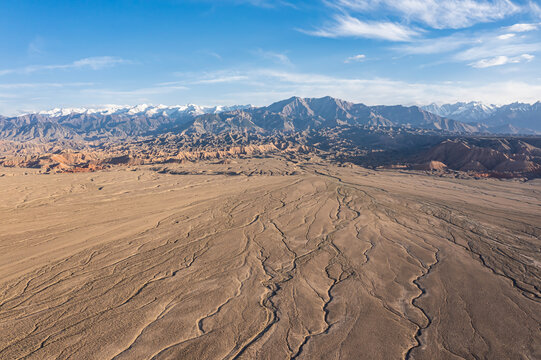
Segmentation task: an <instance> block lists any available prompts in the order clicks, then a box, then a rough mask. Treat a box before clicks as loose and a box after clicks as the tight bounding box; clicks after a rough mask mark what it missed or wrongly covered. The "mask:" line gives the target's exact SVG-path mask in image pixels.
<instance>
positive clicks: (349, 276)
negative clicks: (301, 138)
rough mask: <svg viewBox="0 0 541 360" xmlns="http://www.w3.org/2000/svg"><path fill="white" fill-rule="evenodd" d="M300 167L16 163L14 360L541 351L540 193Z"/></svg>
mask: <svg viewBox="0 0 541 360" xmlns="http://www.w3.org/2000/svg"><path fill="white" fill-rule="evenodd" d="M282 164H283V161H281V160H280V159H275V158H269V159H251V160H239V163H238V164H235V165H233V166H234V167H236V168H238V169H240V170H239V173H240V175H237V176H227V175H223V173H226V172H227V171H229V170H230V168H231V165H218V166H216V167H220V166H223V167H224V171H223V172H222V173H221V174H215V175H212V174H210V175H208V174H197V175H190V173H189V172H185V171H184V170H182V171H184V172H183V173H182V175H178V174H177V175H175V174H170V173H159V172H157V171H156V169H151V168H150V167H140V168H138V169H134V171H129V170H128V169H125V168H124V169H117V170H113V171H107V172H96V173H81V174H57V175H37V174H32V173H28V175H25V174H24V173H25V171H26V170H21V169H1V171H2V173H5V174H6V176H3V177H0V185H1V186H0V198H2V202H1V203H0V219H2V220H1V222H0V334H2V336H0V358H1V359H19V358H29V359H50V358H58V359H69V358H71V359H151V358H155V359H178V358H182V359H256V358H257V359H363V358H364V359H378V358H379V359H400V358H411V359H462V358H463V359H474V358H478V359H536V358H537V359H539V358H541V330H540V328H541V250H540V248H541V240H540V236H541V223H540V221H539V220H540V218H541V185H540V184H539V183H535V182H530V183H519V182H510V181H497V180H482V181H475V180H458V179H449V178H435V177H429V176H425V175H415V174H411V173H400V172H394V171H380V172H374V171H369V170H365V169H362V168H358V167H355V168H351V169H350V168H340V167H335V166H332V165H327V164H317V163H303V164H297V166H296V167H297V168H298V170H299V171H297V172H295V173H293V174H291V173H289V175H281V174H280V171H279V169H280V167H281V166H282ZM179 167H181V166H180V165H179ZM193 167H195V168H197V167H200V168H201V170H204V169H205V164H204V163H201V164H200V165H193ZM226 167H227V169H226ZM254 167H255V168H269V167H270V168H272V169H273V171H272V173H273V174H274V175H272V176H271V175H265V174H268V173H269V171H262V172H261V173H262V174H263V175H256V176H246V175H243V172H242V169H243V168H246V169H253V168H254ZM226 170H227V171H226ZM26 172H28V171H26Z"/></svg>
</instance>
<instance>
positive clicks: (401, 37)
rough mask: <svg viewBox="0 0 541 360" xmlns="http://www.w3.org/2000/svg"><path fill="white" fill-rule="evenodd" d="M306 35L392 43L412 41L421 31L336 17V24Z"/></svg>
mask: <svg viewBox="0 0 541 360" xmlns="http://www.w3.org/2000/svg"><path fill="white" fill-rule="evenodd" d="M303 32H304V33H306V34H309V35H314V36H320V37H328V38H338V37H363V38H369V39H381V40H390V41H411V40H412V39H413V38H414V37H416V36H418V35H420V31H418V30H414V29H412V28H409V27H406V26H404V25H401V24H396V23H392V22H388V21H383V22H378V21H361V20H359V19H357V18H355V17H352V16H349V15H336V16H335V17H334V22H333V23H330V24H329V25H327V26H325V27H322V28H320V29H317V30H314V31H306V30H303Z"/></svg>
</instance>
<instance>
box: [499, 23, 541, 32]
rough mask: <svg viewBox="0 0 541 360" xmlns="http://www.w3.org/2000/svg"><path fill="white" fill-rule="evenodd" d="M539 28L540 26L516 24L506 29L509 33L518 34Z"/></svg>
mask: <svg viewBox="0 0 541 360" xmlns="http://www.w3.org/2000/svg"><path fill="white" fill-rule="evenodd" d="M538 27H539V25H538V24H515V25H512V26H508V27H506V28H505V29H507V31H509V32H514V33H517V32H526V31H534V30H537V28H538Z"/></svg>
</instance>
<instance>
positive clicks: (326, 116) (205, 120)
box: [0, 97, 484, 141]
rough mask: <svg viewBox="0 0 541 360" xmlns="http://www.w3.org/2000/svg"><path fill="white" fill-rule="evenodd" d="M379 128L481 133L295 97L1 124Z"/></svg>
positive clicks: (27, 134) (3, 131)
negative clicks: (264, 103)
mask: <svg viewBox="0 0 541 360" xmlns="http://www.w3.org/2000/svg"><path fill="white" fill-rule="evenodd" d="M342 125H350V126H376V127H404V128H410V129H430V130H435V131H446V132H453V133H478V132H481V131H483V130H484V129H483V128H482V127H479V126H477V125H475V124H466V123H462V122H460V121H456V120H452V119H447V118H443V117H441V116H438V115H435V114H432V113H430V112H428V111H425V110H423V109H421V108H420V107H417V106H410V107H405V106H400V105H398V106H367V105H364V104H354V103H351V102H348V101H344V100H340V99H335V98H332V97H323V98H305V99H304V98H299V97H292V98H290V99H286V100H282V101H279V102H276V103H273V104H271V105H269V106H265V107H249V106H235V107H230V108H227V107H212V108H201V107H195V106H191V107H190V106H187V107H165V106H155V107H152V106H147V105H142V106H136V107H131V108H127V107H121V108H118V107H110V108H105V109H102V110H88V109H77V110H74V109H68V110H61V109H55V110H53V111H49V112H40V113H33V114H25V115H21V116H17V117H11V118H1V119H0V139H4V140H17V141H29V140H36V139H37V140H42V141H53V140H54V141H56V140H61V139H64V140H66V139H69V140H84V141H89V140H97V139H107V140H125V139H126V138H133V137H139V136H147V135H156V134H163V133H167V132H172V133H188V134H190V133H198V134H201V133H213V134H219V133H221V132H228V131H241V132H242V131H248V132H256V133H272V132H299V131H300V132H302V131H306V130H310V129H321V128H328V127H334V126H342Z"/></svg>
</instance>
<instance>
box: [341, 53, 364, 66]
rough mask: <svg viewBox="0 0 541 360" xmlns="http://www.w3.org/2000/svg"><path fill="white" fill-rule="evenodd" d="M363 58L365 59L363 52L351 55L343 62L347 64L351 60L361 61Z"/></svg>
mask: <svg viewBox="0 0 541 360" xmlns="http://www.w3.org/2000/svg"><path fill="white" fill-rule="evenodd" d="M365 59H366V55H364V54H359V55H353V56H350V57H348V58H346V60H344V63H346V64H349V63H352V62H363V61H364V60H365Z"/></svg>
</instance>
